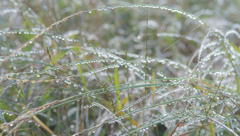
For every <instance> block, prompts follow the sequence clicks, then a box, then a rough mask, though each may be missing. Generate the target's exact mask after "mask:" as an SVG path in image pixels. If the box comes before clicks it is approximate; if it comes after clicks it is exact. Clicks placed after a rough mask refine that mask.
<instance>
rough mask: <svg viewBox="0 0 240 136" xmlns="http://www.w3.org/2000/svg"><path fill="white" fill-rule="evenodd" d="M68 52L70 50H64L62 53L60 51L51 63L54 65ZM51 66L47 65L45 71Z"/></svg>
mask: <svg viewBox="0 0 240 136" xmlns="http://www.w3.org/2000/svg"><path fill="white" fill-rule="evenodd" d="M67 52H68V50H63V51H61V52H60V53H58V54H57V55H56V56H55V57H54V58H53V59H52V61H51V62H50V63H49V64H50V65H53V63H56V62H57V61H58V60H59V59H61V58H62V57H63V56H65V54H66V53H67ZM48 68H49V66H47V67H46V68H45V69H44V70H43V71H45V70H47V69H48Z"/></svg>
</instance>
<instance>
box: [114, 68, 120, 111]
mask: <svg viewBox="0 0 240 136" xmlns="http://www.w3.org/2000/svg"><path fill="white" fill-rule="evenodd" d="M114 79H115V86H117V85H120V83H119V75H118V68H117V67H115V68H114ZM119 88H120V86H117V87H115V89H119ZM120 93H121V90H117V91H116V96H117V109H118V110H120V109H122V104H121V103H120Z"/></svg>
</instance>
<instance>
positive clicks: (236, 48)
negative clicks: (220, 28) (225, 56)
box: [229, 42, 240, 53]
mask: <svg viewBox="0 0 240 136" xmlns="http://www.w3.org/2000/svg"><path fill="white" fill-rule="evenodd" d="M229 43H230V45H232V47H233V48H234V49H235V50H236V51H237V52H239V53H240V49H239V48H238V47H237V46H236V45H235V44H234V43H232V42H229Z"/></svg>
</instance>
